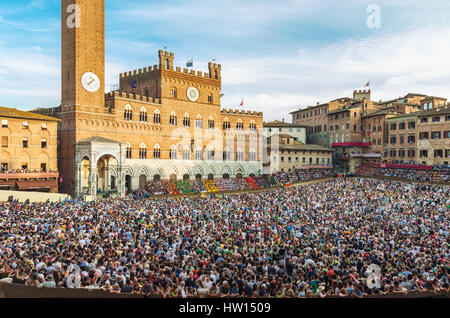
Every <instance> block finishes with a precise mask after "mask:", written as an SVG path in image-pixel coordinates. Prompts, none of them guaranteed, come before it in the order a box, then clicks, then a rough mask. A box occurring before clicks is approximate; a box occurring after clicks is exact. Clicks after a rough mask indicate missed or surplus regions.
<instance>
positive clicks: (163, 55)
mask: <svg viewBox="0 0 450 318" xmlns="http://www.w3.org/2000/svg"><path fill="white" fill-rule="evenodd" d="M158 55H159V65H153V66H148V67H144V68H140V69H137V70H131V71H128V72H124V73H120V79H125V78H127V77H134V76H140V75H144V74H148V73H151V72H154V71H157V70H162V69H165V70H171V71H174V72H177V73H183V74H189V75H192V76H196V77H201V78H208V79H212V80H220V78H221V70H222V65H220V64H217V63H213V62H209V63H208V69H209V72H204V71H197V70H190V69H188V68H181V67H179V66H177V67H175V68H174V66H173V58H174V53H173V52H168V51H163V50H159V51H158Z"/></svg>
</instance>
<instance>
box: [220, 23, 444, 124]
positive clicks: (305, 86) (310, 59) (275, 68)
mask: <svg viewBox="0 0 450 318" xmlns="http://www.w3.org/2000/svg"><path fill="white" fill-rule="evenodd" d="M449 54H450V27H437V26H427V27H423V28H420V29H415V30H404V31H401V32H397V33H379V34H377V35H373V36H370V37H367V38H363V39H359V40H355V39H352V40H347V41H344V42H341V43H334V44H331V45H328V46H325V47H322V48H320V49H309V48H308V49H302V50H300V51H298V53H297V54H292V55H284V56H277V57H266V58H256V59H241V60H227V61H223V63H222V64H223V66H222V69H223V71H222V72H223V82H224V83H223V90H224V91H225V94H226V95H225V97H224V99H223V102H224V103H225V104H229V105H231V104H233V103H234V104H235V103H236V102H237V101H240V98H241V97H239V96H244V97H246V99H247V100H248V102H249V103H250V104H252V105H255V108H257V109H261V110H263V111H264V112H265V119H266V120H272V119H276V118H279V117H285V118H286V117H290V116H288V115H287V113H288V111H287V112H286V113H284V114H280V112H279V111H274V109H277V110H281V109H286V110H289V111H292V110H294V109H295V108H296V107H295V105H301V106H303V107H304V106H307V105H313V104H315V103H316V102H317V101H320V102H327V101H330V100H332V99H335V98H338V97H342V96H351V94H352V90H353V89H360V88H362V86H363V85H364V84H365V83H366V82H367V81H368V80H370V81H371V84H372V85H371V86H372V90H373V99H374V100H379V99H384V100H386V99H390V98H395V97H398V96H400V95H404V94H406V93H408V92H418V93H424V94H430V95H431V94H432V95H439V96H443V97H448V98H450V85H449V83H450V59H449V58H448V56H449ZM227 95H229V96H227Z"/></svg>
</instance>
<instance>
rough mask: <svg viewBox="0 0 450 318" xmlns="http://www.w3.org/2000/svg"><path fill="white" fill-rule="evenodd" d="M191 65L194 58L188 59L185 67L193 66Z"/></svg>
mask: <svg viewBox="0 0 450 318" xmlns="http://www.w3.org/2000/svg"><path fill="white" fill-rule="evenodd" d="M193 66H194V58H191V59H190V60H189V61H187V63H186V67H193Z"/></svg>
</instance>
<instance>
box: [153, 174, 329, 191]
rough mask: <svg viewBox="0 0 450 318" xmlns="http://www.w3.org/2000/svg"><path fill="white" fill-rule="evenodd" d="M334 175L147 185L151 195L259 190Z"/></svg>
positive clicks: (302, 175)
mask: <svg viewBox="0 0 450 318" xmlns="http://www.w3.org/2000/svg"><path fill="white" fill-rule="evenodd" d="M334 174H335V172H334V170H333V169H310V170H301V169H295V170H293V171H289V172H277V173H275V174H274V178H272V179H267V178H266V177H265V176H251V177H244V178H223V179H221V178H220V179H212V180H205V179H198V180H182V181H170V180H155V181H150V182H148V183H147V189H146V190H147V192H148V193H149V194H151V195H167V194H189V193H191V194H192V193H194V194H199V193H203V192H210V193H213V192H226V191H240V190H257V189H262V188H270V187H273V186H280V185H289V184H294V183H298V182H301V181H307V180H311V179H319V178H326V177H332V176H333V175H334Z"/></svg>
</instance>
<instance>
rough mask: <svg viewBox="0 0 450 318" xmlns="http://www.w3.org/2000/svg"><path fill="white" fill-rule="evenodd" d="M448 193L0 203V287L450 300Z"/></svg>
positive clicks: (367, 191)
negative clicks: (438, 296) (432, 295)
mask: <svg viewBox="0 0 450 318" xmlns="http://www.w3.org/2000/svg"><path fill="white" fill-rule="evenodd" d="M449 193H450V187H449V186H447V185H425V184H416V185H414V184H409V183H401V182H397V181H381V180H375V179H366V178H364V179H360V178H339V179H334V180H333V181H329V182H322V183H316V184H310V185H301V186H297V187H287V188H279V189H271V190H269V191H264V192H254V193H242V194H238V195H221V196H220V198H216V197H213V196H209V197H208V198H201V197H190V198H180V197H178V198H165V199H158V200H153V199H149V198H142V199H101V200H98V201H92V202H89V203H86V202H82V201H77V200H74V201H65V202H61V203H50V202H47V203H30V202H24V203H19V202H17V201H10V202H5V203H0V280H2V281H4V282H5V281H6V282H12V283H16V284H25V285H28V286H34V287H36V288H42V287H47V288H82V289H90V290H92V289H98V290H103V291H104V292H107V293H118V294H120V293H131V294H136V295H144V296H151V297H153V296H157V297H165V298H166V297H207V296H214V297H239V296H242V297H277V298H295V297H327V296H342V297H347V296H355V297H365V296H368V295H392V294H396V293H400V294H406V293H408V292H411V291H417V292H422V291H429V292H449V291H450V289H449V281H448V279H449V210H450V196H449Z"/></svg>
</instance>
